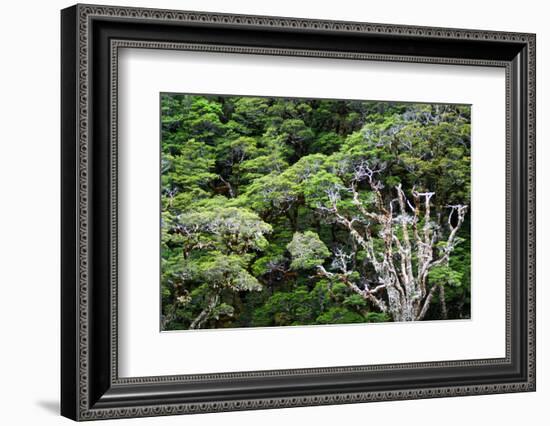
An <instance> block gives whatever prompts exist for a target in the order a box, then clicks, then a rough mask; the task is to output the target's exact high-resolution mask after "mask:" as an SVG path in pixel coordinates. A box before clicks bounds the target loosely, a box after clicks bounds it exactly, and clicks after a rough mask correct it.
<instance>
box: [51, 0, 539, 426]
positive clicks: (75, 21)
mask: <svg viewBox="0 0 550 426" xmlns="http://www.w3.org/2000/svg"><path fill="white" fill-rule="evenodd" d="M93 18H107V19H111V18H113V19H114V18H116V19H132V20H139V21H141V22H155V21H171V22H174V23H191V24H197V23H199V24H202V23H204V24H215V25H223V26H239V27H243V26H244V27H256V28H261V29H270V28H274V29H280V30H284V29H291V30H314V31H322V32H327V33H328V34H330V33H361V34H379V35H384V36H392V35H399V36H411V37H416V38H418V37H421V38H425V39H433V38H436V39H447V40H474V41H505V42H511V43H518V44H521V45H524V46H525V48H524V52H523V54H522V55H521V56H522V58H521V60H523V61H526V69H527V77H526V81H527V87H525V88H524V90H525V92H526V98H525V99H522V102H523V103H524V107H525V105H526V106H527V108H526V110H525V108H524V110H525V111H526V117H523V118H524V119H525V120H524V121H522V122H523V123H525V124H524V126H525V128H524V129H522V130H523V133H524V135H525V136H526V140H527V144H526V158H524V159H523V163H524V167H526V169H527V182H526V188H527V191H526V193H525V194H522V196H523V197H524V199H525V201H526V205H527V218H526V231H527V235H526V238H527V250H526V261H527V264H526V265H525V266H526V273H527V281H528V282H527V283H526V292H527V300H526V309H527V324H526V330H527V336H526V341H527V359H526V361H525V362H526V367H527V372H526V377H527V380H526V381H521V382H517V383H516V382H512V383H501V384H493V385H479V386H450V387H446V388H444V387H434V388H424V389H403V390H397V391H380V392H358V393H336V394H326V395H311V396H301V397H273V398H258V399H245V400H230V401H229V400H224V401H219V402H205V403H174V404H169V403H165V404H160V405H151V406H140V407H133V408H94V407H93V402H92V401H91V399H90V389H89V374H90V371H89V367H90V365H89V349H90V346H89V340H90V334H89V321H90V316H89V306H90V300H89V297H88V296H89V275H90V265H89V262H88V261H89V233H90V205H89V198H90V188H89V183H90V162H89V155H90V154H89V113H90V108H89V106H90V105H89V101H90V81H89V77H90V75H89V71H90V70H89V54H90V43H91V39H90V22H91V19H93ZM61 33H62V103H63V104H64V106H63V107H62V145H61V148H62V152H61V156H62V165H63V171H62V224H63V226H62V235H61V239H62V260H63V267H62V289H61V290H62V294H61V297H62V322H63V329H62V360H61V362H62V398H61V400H62V401H61V413H62V414H63V415H65V416H67V417H69V418H72V419H74V420H93V419H105V418H113V417H117V418H123V417H142V416H160V415H171V414H187V413H206V412H219V411H232V410H249V409H264V408H282V407H295V406H310V405H327V404H344V403H354V402H369V401H384V400H404V399H417V398H434V397H443V396H465V395H476V394H489V393H506V392H518V391H534V390H535V352H536V348H535V331H536V330H535V272H536V271H535V268H536V265H535V189H536V188H535V124H536V123H535V99H536V94H535V92H536V82H535V80H536V74H535V65H536V60H535V46H536V37H535V35H534V34H524V33H512V32H496V31H482V30H465V29H447V28H437V27H419V26H403V25H388V24H371V23H359V22H338V21H327V20H315V19H298V18H285V17H270V16H248V15H236V14H221V13H206V12H189V11H171V10H159V9H144V8H130V7H107V6H97V5H81V4H78V5H76V6H73V7H70V8H67V9H65V10H63V11H62V31H61ZM428 62H429V61H428ZM458 62H460V60H458ZM73 95H75V96H74V97H73ZM75 105H76V107H77V109H76V110H75V111H74V112H72V113H71V112H70V111H69V109H70V108H69V107H68V106H72V108H73V109H75V108H74V106H75ZM75 236H76V238H75ZM69 322H70V324H69ZM71 354H72V355H71ZM168 377H169V376H168ZM151 379H152V381H153V382H155V381H156V380H155V379H156V378H151ZM173 380H177V377H174V378H173Z"/></svg>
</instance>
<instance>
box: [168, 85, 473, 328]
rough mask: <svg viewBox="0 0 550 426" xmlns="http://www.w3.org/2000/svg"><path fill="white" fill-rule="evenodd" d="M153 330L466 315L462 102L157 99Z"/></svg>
mask: <svg viewBox="0 0 550 426" xmlns="http://www.w3.org/2000/svg"><path fill="white" fill-rule="evenodd" d="M161 206H162V208H161V298H162V313H161V329H162V330H187V329H201V328H237V327H268V326H291V325H316V324H349V323H367V322H386V321H419V320H439V319H464V318H469V317H470V213H471V212H470V107H469V106H467V105H447V104H420V103H395V102H380V101H356V100H329V99H300V98H275V97H251V96H217V95H208V96H203V95H185V94H167V93H163V94H161Z"/></svg>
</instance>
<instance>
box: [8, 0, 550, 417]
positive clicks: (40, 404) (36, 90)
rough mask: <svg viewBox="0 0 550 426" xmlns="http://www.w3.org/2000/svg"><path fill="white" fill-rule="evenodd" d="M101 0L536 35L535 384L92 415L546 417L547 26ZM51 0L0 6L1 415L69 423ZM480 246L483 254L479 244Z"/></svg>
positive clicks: (472, 4) (467, 15) (528, 0)
mask: <svg viewBox="0 0 550 426" xmlns="http://www.w3.org/2000/svg"><path fill="white" fill-rule="evenodd" d="M102 3H103V4H118V5H128V6H142V7H161V8H173V9H188V10H204V11H218V12H231V13H246V14H265V15H279V16H295V17H308V18H325V19H338V20H355V21H369V22H381V23H398V24H413V25H429V26H444V27H447V26H448V27H462V28H477V29H493V30H504V31H525V32H535V33H537V55H538V58H537V67H538V70H537V78H538V82H537V96H538V101H537V107H538V125H537V131H538V152H537V154H538V156H537V158H538V161H537V162H538V176H537V179H538V218H539V221H538V232H537V234H538V238H537V241H538V265H539V267H538V297H537V299H538V309H537V311H538V333H537V334H538V345H537V346H538V374H537V378H538V390H537V392H536V393H530V394H509V395H492V396H480V397H479V396H478V397H464V398H451V399H434V400H421V401H402V402H385V403H373V404H358V405H357V404H356V405H344V406H326V407H316V408H292V409H284V410H269V411H256V412H238V413H223V414H207V415H195V416H186V417H168V418H155V419H151V418H149V419H134V420H117V421H116V422H119V423H114V422H115V421H107V422H105V423H102V424H111V423H112V424H133V425H139V424H158V425H168V424H181V423H183V422H185V424H187V425H218V424H222V423H223V424H225V425H237V424H238V425H239V426H247V425H258V424H262V425H280V424H301V423H306V424H315V425H332V424H344V423H346V422H352V423H353V424H366V423H369V424H372V425H381V424H384V425H393V424H398V423H402V422H407V424H408V425H410V426H413V425H424V426H427V425H436V424H437V425H446V426H447V425H448V426H451V425H461V426H464V425H470V424H472V425H473V424H478V423H480V422H490V423H491V424H498V425H499V426H500V425H502V426H506V425H518V424H534V425H543V424H547V421H548V420H546V418H548V409H547V406H548V403H549V402H550V368H549V367H548V365H549V364H550V357H549V352H548V342H549V341H550V337H549V335H550V314H549V312H550V310H549V309H546V303H547V302H549V298H550V293H549V290H548V289H547V288H545V284H546V283H547V281H548V279H549V277H550V271H549V270H548V269H546V267H547V264H548V259H550V247H549V246H548V243H547V242H546V241H545V240H548V238H549V237H550V228H549V226H548V224H547V223H545V220H546V217H545V216H547V209H548V208H549V207H550V205H549V202H548V201H547V199H546V198H545V195H546V192H547V189H546V188H547V187H548V185H550V168H549V167H547V166H546V164H545V163H546V162H547V161H548V160H550V149H549V147H548V145H547V144H546V140H547V139H548V137H549V132H550V127H549V126H548V124H547V120H545V117H548V116H549V115H550V96H549V93H548V79H550V50H549V44H550V27H549V26H548V23H547V18H548V16H549V13H548V11H546V10H545V3H546V2H544V1H541V0H524V1H521V2H519V1H509V0H501V1H495V0H492V1H479V0H477V1H473V0H461V1H452V2H443V1H441V0H440V1H431V0H430V1H428V0H417V1H406V0H402V1H396V0H385V1H377V2H366V1H358V0H355V1H353V0H338V1H328V0H317V1H315V0H302V1H297V0H269V1H253V0H231V1H227V0H226V1H224V0H180V1H177V0H159V1H153V0H148V1H144V0H132V1H127V0H119V1H114V2H112V1H108V0H104V1H103V2H102ZM69 5H71V2H68V1H61V0H50V1H47V2H39V1H29V0H27V1H19V2H16V1H15V0H11V1H10V2H4V3H3V4H2V9H1V10H2V13H1V17H2V20H1V25H0V34H1V37H0V46H1V50H0V117H1V119H0V194H1V196H2V200H3V202H2V204H0V291H1V296H0V329H1V333H0V407H1V408H0V422H1V423H2V424H5V425H19V424H29V425H33V424H40V425H54V424H55V425H57V424H69V421H68V420H66V419H64V418H61V417H59V416H58V404H59V398H58V395H59V264H60V261H59V179H60V177H59V9H61V8H63V7H66V6H69ZM488 255H490V254H489V253H488Z"/></svg>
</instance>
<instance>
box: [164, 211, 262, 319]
mask: <svg viewBox="0 0 550 426" xmlns="http://www.w3.org/2000/svg"><path fill="white" fill-rule="evenodd" d="M166 226H169V227H170V229H169V230H168V231H167V232H168V233H171V234H172V235H173V237H172V238H173V240H175V241H177V243H179V245H181V247H182V256H181V258H180V259H181V264H180V269H179V270H177V271H176V280H177V283H178V285H176V286H173V287H174V288H173V293H175V294H174V295H175V298H174V300H173V305H172V312H170V313H171V314H172V315H171V316H169V319H172V318H173V316H174V314H177V312H175V311H177V310H180V311H182V310H187V311H188V312H180V313H179V315H180V316H183V317H184V318H187V320H188V321H189V325H188V328H190V329H194V328H201V327H202V326H203V325H204V324H205V323H206V322H207V321H208V320H210V319H212V318H214V319H216V320H217V319H219V318H220V316H222V315H226V316H232V315H233V313H234V307H233V306H232V303H231V302H232V297H233V296H234V294H235V293H239V292H249V291H261V290H262V285H261V284H260V283H259V281H258V280H257V279H256V278H255V277H254V276H252V275H251V274H250V273H249V271H248V269H247V268H248V267H249V265H250V263H251V261H252V258H253V255H252V252H253V251H261V250H263V249H264V248H265V246H266V245H267V240H266V239H265V235H266V234H268V233H270V232H271V226H270V225H268V224H266V223H264V222H262V221H261V219H260V218H259V217H258V216H257V215H256V214H255V213H252V212H250V211H248V210H245V209H242V208H236V207H213V208H212V207H210V208H203V209H201V210H197V211H193V212H188V213H183V214H181V215H180V216H178V217H177V218H175V219H173V220H172V221H171V222H170V223H167V224H166ZM189 289H193V290H191V291H190V290H189ZM197 311H198V313H197ZM192 312H194V313H192ZM193 316H194V317H193Z"/></svg>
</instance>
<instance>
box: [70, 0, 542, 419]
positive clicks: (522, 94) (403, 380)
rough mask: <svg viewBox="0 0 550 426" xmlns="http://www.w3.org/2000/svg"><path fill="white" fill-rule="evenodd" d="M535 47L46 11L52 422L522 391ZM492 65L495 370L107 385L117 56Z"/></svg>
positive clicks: (527, 387) (442, 367)
mask: <svg viewBox="0 0 550 426" xmlns="http://www.w3.org/2000/svg"><path fill="white" fill-rule="evenodd" d="M535 40H536V39H535V35H534V34H523V33H509V32H494V31H479V30H464V29H449V28H428V27H413V26H402V25H386V24H369V23H358V22H336V21H322V20H308V19H297V18H281V17H268V16H244V15H230V14H215V13H203V12H186V11H170V10H156V9H140V8H128V7H107V6H96V5H75V6H73V7H70V8H67V9H64V10H63V11H62V12H61V52H62V75H61V81H62V93H61V99H62V119H61V134H62V141H61V160H62V183H61V191H62V209H61V210H62V217H61V221H62V235H61V241H62V253H61V254H62V282H61V321H62V328H61V337H62V339H61V340H62V341H61V354H62V357H61V367H62V368H61V370H62V374H61V385H62V386H61V414H62V415H64V416H66V417H68V418H71V419H73V420H93V419H106V418H123V417H141V416H160V415H171V414H188V413H206V412H217V411H230V410H248V409H265V408H278V407H295V406H309V405H324V404H345V403H356V402H370V401H384V400H402V399H416V398H435V397H445V396H464V395H479V394H491V393H505V392H525V391H534V390H535ZM128 47H130V48H136V49H141V48H143V49H162V50H193V51H199V52H203V51H208V52H225V53H238V54H250V53H253V54H260V55H276V56H299V57H315V58H331V59H350V60H369V61H388V62H400V63H426V64H450V65H464V66H469V65H476V66H488V67H498V68H502V69H504V70H505V73H506V207H507V209H506V210H507V211H506V230H505V232H506V245H507V246H506V342H505V344H506V356H505V357H503V358H492V359H474V360H457V361H436V362H418V363H400V364H391V363H390V364H376V365H361V366H326V367H323V368H306V369H281V370H266V371H250V372H227V373H215V374H194V375H170V376H151V377H130V378H128V377H119V374H118V363H119V359H118V322H117V306H118V293H117V288H118V287H117V259H118V255H119V253H118V241H117V232H118V222H117V201H118V198H117V197H118V191H119V188H118V186H117V179H118V175H117V160H118V152H117V130H118V129H117V117H118V115H117V114H118V112H119V111H118V109H117V105H118V104H117V102H118V99H117V90H118V84H119V78H120V76H118V74H117V71H118V52H119V49H121V48H128Z"/></svg>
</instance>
